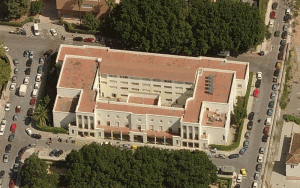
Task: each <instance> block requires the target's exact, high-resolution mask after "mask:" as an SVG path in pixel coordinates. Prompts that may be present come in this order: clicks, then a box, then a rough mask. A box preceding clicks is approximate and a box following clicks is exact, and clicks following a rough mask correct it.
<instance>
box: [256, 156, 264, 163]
mask: <svg viewBox="0 0 300 188" xmlns="http://www.w3.org/2000/svg"><path fill="white" fill-rule="evenodd" d="M263 160H264V155H263V154H259V155H258V157H257V162H258V163H262V162H263Z"/></svg>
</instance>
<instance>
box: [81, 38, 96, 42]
mask: <svg viewBox="0 0 300 188" xmlns="http://www.w3.org/2000/svg"><path fill="white" fill-rule="evenodd" d="M94 40H95V39H94V38H85V39H84V40H83V41H84V42H94Z"/></svg>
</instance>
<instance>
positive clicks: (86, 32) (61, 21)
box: [60, 20, 99, 35]
mask: <svg viewBox="0 0 300 188" xmlns="http://www.w3.org/2000/svg"><path fill="white" fill-rule="evenodd" d="M60 24H64V25H65V27H66V30H67V31H68V32H70V33H81V34H92V35H97V34H99V31H93V30H81V29H75V28H73V26H72V25H71V24H70V23H68V22H66V21H63V20H60Z"/></svg>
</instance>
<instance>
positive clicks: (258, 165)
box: [256, 164, 262, 172]
mask: <svg viewBox="0 0 300 188" xmlns="http://www.w3.org/2000/svg"><path fill="white" fill-rule="evenodd" d="M261 169H262V164H257V165H256V171H258V172H260V171H261Z"/></svg>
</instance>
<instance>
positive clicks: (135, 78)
mask: <svg viewBox="0 0 300 188" xmlns="http://www.w3.org/2000/svg"><path fill="white" fill-rule="evenodd" d="M131 79H133V80H139V78H138V77H131Z"/></svg>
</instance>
